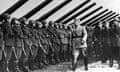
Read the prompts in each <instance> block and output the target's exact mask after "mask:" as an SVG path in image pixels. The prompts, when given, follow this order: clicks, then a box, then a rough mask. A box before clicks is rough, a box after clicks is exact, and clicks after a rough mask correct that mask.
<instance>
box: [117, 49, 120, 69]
mask: <svg viewBox="0 0 120 72" xmlns="http://www.w3.org/2000/svg"><path fill="white" fill-rule="evenodd" d="M117 62H118V69H120V47H118V55H117Z"/></svg>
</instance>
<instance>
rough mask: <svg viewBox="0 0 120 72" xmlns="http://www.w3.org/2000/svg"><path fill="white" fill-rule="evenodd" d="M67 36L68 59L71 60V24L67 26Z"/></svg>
mask: <svg viewBox="0 0 120 72" xmlns="http://www.w3.org/2000/svg"><path fill="white" fill-rule="evenodd" d="M67 33H68V34H67V35H68V36H67V37H68V54H67V56H68V60H69V61H71V60H72V26H67Z"/></svg>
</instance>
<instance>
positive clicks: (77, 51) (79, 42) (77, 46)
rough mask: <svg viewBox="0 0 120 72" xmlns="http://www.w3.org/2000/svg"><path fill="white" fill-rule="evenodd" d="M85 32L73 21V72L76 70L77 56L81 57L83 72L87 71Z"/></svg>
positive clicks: (84, 28) (84, 29)
mask: <svg viewBox="0 0 120 72" xmlns="http://www.w3.org/2000/svg"><path fill="white" fill-rule="evenodd" d="M86 41H87V31H86V27H85V26H82V25H80V23H79V22H78V21H77V20H76V19H75V29H74V34H73V47H74V49H73V56H74V59H73V62H72V64H73V70H75V69H76V66H77V60H78V57H79V55H81V54H82V55H83V58H84V67H85V70H88V57H87V42H86Z"/></svg>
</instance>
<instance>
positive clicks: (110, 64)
mask: <svg viewBox="0 0 120 72" xmlns="http://www.w3.org/2000/svg"><path fill="white" fill-rule="evenodd" d="M109 67H113V59H112V58H110V60H109Z"/></svg>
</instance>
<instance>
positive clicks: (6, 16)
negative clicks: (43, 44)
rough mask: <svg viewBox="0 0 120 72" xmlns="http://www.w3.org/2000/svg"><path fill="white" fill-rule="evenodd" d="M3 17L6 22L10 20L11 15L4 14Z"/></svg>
mask: <svg viewBox="0 0 120 72" xmlns="http://www.w3.org/2000/svg"><path fill="white" fill-rule="evenodd" d="M2 17H3V19H4V20H6V19H10V15H9V14H8V13H5V14H3V15H2Z"/></svg>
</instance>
